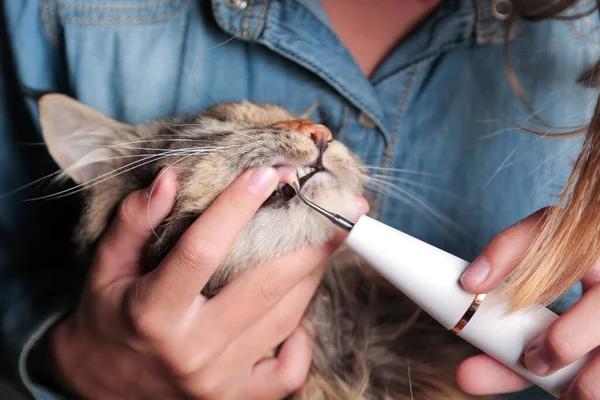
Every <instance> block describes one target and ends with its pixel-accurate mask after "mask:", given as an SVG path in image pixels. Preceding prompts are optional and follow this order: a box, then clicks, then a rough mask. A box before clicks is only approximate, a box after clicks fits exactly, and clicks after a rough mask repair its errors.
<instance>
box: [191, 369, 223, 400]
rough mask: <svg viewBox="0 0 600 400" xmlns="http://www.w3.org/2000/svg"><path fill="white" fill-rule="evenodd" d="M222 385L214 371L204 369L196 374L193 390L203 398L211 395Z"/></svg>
mask: <svg viewBox="0 0 600 400" xmlns="http://www.w3.org/2000/svg"><path fill="white" fill-rule="evenodd" d="M219 386H220V379H219V377H218V376H215V374H214V373H211V372H209V371H206V370H203V371H201V372H199V373H196V374H194V378H193V389H192V392H193V393H194V395H195V396H200V397H201V398H207V397H210V396H211V395H212V394H213V393H215V392H216V391H217V389H218V387H219Z"/></svg>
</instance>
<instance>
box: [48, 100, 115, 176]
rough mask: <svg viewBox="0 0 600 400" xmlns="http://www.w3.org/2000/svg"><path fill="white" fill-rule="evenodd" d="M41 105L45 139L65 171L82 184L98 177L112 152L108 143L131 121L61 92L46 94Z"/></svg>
mask: <svg viewBox="0 0 600 400" xmlns="http://www.w3.org/2000/svg"><path fill="white" fill-rule="evenodd" d="M39 108H40V123H41V126H42V134H43V136H44V141H45V142H46V145H47V147H48V151H49V152H50V154H51V155H52V157H53V158H54V160H55V161H56V163H57V164H58V165H59V166H60V167H61V168H62V169H63V172H64V173H65V174H66V175H68V176H69V177H71V178H72V179H73V180H74V181H75V182H76V183H78V184H81V183H85V182H88V181H90V180H91V179H94V178H96V177H97V176H98V174H99V164H98V163H99V162H100V161H101V160H104V159H106V158H107V157H109V156H110V154H111V153H112V152H111V150H110V148H109V147H108V146H107V145H108V144H110V143H111V142H112V141H113V140H114V138H115V135H116V132H117V131H118V130H122V129H123V127H127V125H125V124H121V123H119V122H117V121H115V120H113V119H111V118H108V117H106V116H104V115H103V114H101V113H100V112H98V111H96V110H94V109H93V108H91V107H89V106H86V105H84V104H82V103H80V102H78V101H76V100H74V99H72V98H70V97H67V96H64V95H61V94H48V95H45V96H43V97H42V98H41V99H40V101H39Z"/></svg>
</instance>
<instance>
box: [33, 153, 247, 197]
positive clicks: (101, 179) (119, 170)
mask: <svg viewBox="0 0 600 400" xmlns="http://www.w3.org/2000/svg"><path fill="white" fill-rule="evenodd" d="M232 147H238V146H237V145H232V146H219V147H212V148H206V147H198V148H193V147H192V148H185V149H173V150H167V151H165V150H163V152H162V153H158V154H151V155H148V156H147V157H145V158H143V159H141V160H137V161H134V162H131V163H129V164H126V165H124V166H121V167H119V168H117V169H115V170H112V171H109V172H107V173H104V174H101V175H99V176H98V177H96V178H94V179H91V180H90V181H88V182H85V183H83V184H80V185H77V186H75V187H72V188H69V189H65V190H62V191H60V192H57V193H54V194H51V195H47V196H40V197H35V198H31V199H27V200H26V201H35V200H43V199H50V198H52V199H56V198H62V197H66V196H70V195H72V194H75V193H78V192H80V191H83V190H86V189H89V188H91V187H93V186H95V185H97V184H100V183H102V182H105V181H106V180H108V179H112V178H114V177H116V176H119V175H121V174H123V173H126V172H129V171H132V170H134V169H136V168H139V167H141V166H144V165H147V164H149V163H152V162H155V161H159V160H162V159H164V158H168V157H174V156H183V158H187V157H191V156H194V155H198V154H203V153H209V152H216V151H217V150H222V149H228V148H232ZM96 162H99V160H98V159H91V160H90V161H84V162H81V163H77V164H76V165H75V166H73V165H72V166H69V167H67V168H65V170H63V171H62V172H63V173H64V172H65V171H66V170H67V169H68V168H80V167H81V166H83V165H87V164H89V163H96Z"/></svg>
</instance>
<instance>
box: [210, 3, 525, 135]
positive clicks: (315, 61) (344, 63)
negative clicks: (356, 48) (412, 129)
mask: <svg viewBox="0 0 600 400" xmlns="http://www.w3.org/2000/svg"><path fill="white" fill-rule="evenodd" d="M506 1H508V0H445V1H444V2H443V3H442V5H441V6H440V9H439V10H438V12H437V13H436V14H434V16H432V18H431V19H430V20H429V21H427V22H426V24H425V25H426V28H424V29H429V31H430V32H429V33H428V34H431V35H438V36H436V37H435V39H436V40H433V41H429V43H428V44H427V46H426V47H427V48H426V49H421V50H419V48H417V47H419V46H420V44H419V43H416V42H417V41H418V40H416V39H415V38H414V37H413V38H408V42H410V43H408V42H407V43H406V44H405V45H404V46H402V47H403V50H406V53H411V52H412V53H411V54H409V56H410V57H408V60H407V63H408V64H410V63H413V62H417V61H418V59H419V58H422V56H426V55H427V54H435V53H442V52H444V51H447V50H449V49H452V48H456V47H459V46H474V45H483V44H488V43H501V42H502V41H503V40H504V35H505V30H506V23H507V21H506V20H505V19H502V18H499V17H498V15H494V12H493V10H494V7H496V6H497V3H499V2H500V3H502V2H506ZM503 4H505V3H503ZM212 7H213V13H214V16H215V20H216V22H217V24H218V25H219V26H220V28H221V29H222V30H224V31H225V32H227V33H229V34H230V35H231V36H232V37H234V38H236V39H238V40H244V41H249V42H257V43H260V44H262V45H264V46H266V47H268V48H270V49H271V50H273V51H275V52H277V53H279V54H280V55H282V56H283V57H286V58H288V59H291V60H293V61H294V62H296V63H297V64H299V65H302V66H303V67H305V68H306V69H308V70H310V71H312V72H313V73H315V74H316V75H317V76H319V77H320V78H321V79H322V80H324V81H325V82H327V83H328V84H329V85H330V86H331V87H333V88H334V89H335V90H336V91H337V92H338V93H340V94H341V95H342V96H344V97H345V98H346V99H347V100H348V101H349V102H350V103H351V104H353V105H354V106H355V107H357V108H358V109H359V110H361V112H362V113H363V114H365V115H367V116H368V117H369V118H370V119H371V120H372V121H373V122H374V123H375V124H376V125H377V127H378V128H379V130H380V132H381V133H382V134H383V135H384V137H385V138H386V141H388V140H389V138H390V132H389V129H390V128H391V126H392V125H393V123H392V122H393V121H389V118H390V117H389V116H387V117H386V115H385V113H384V110H383V107H382V105H381V103H380V99H379V97H378V94H377V91H376V88H375V86H374V85H373V83H374V82H375V81H373V82H371V81H369V80H368V79H366V78H365V76H364V75H363V74H362V72H361V71H360V69H359V67H358V65H356V63H355V61H354V59H353V58H352V56H351V55H350V53H349V52H348V51H347V49H346V48H345V47H344V46H343V45H342V44H341V43H340V42H339V39H338V38H337V36H336V35H335V33H334V32H333V31H332V30H331V29H330V27H329V26H328V25H326V24H323V23H322V22H321V21H320V19H319V18H317V16H315V15H314V14H313V13H312V11H311V10H310V9H309V8H307V7H305V6H304V4H303V1H302V0H277V1H276V0H212ZM315 24H316V25H315ZM517 26H518V24H514V25H513V29H512V32H511V37H513V36H514V34H515V32H516V30H517V29H516V28H517ZM442 27H443V28H442ZM432 47H435V48H432ZM315 48H320V49H327V56H323V53H322V52H319V51H314V49H315ZM380 78H381V77H380ZM386 118H387V119H386Z"/></svg>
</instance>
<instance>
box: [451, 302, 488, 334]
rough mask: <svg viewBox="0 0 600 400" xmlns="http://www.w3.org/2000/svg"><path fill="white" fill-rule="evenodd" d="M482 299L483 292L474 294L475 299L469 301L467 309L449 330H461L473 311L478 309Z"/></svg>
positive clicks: (471, 316)
mask: <svg viewBox="0 0 600 400" xmlns="http://www.w3.org/2000/svg"><path fill="white" fill-rule="evenodd" d="M483 299H485V294H478V295H477V296H475V299H473V302H472V303H471V305H470V306H469V308H468V309H467V311H465V313H464V315H463V316H462V318H461V319H460V321H458V322H457V323H456V325H454V328H452V329H450V332H452V333H458V332H460V331H462V330H463V328H464V327H465V326H467V324H468V323H469V321H470V320H471V318H473V315H475V312H476V311H477V310H478V309H479V306H480V305H481V303H483Z"/></svg>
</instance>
